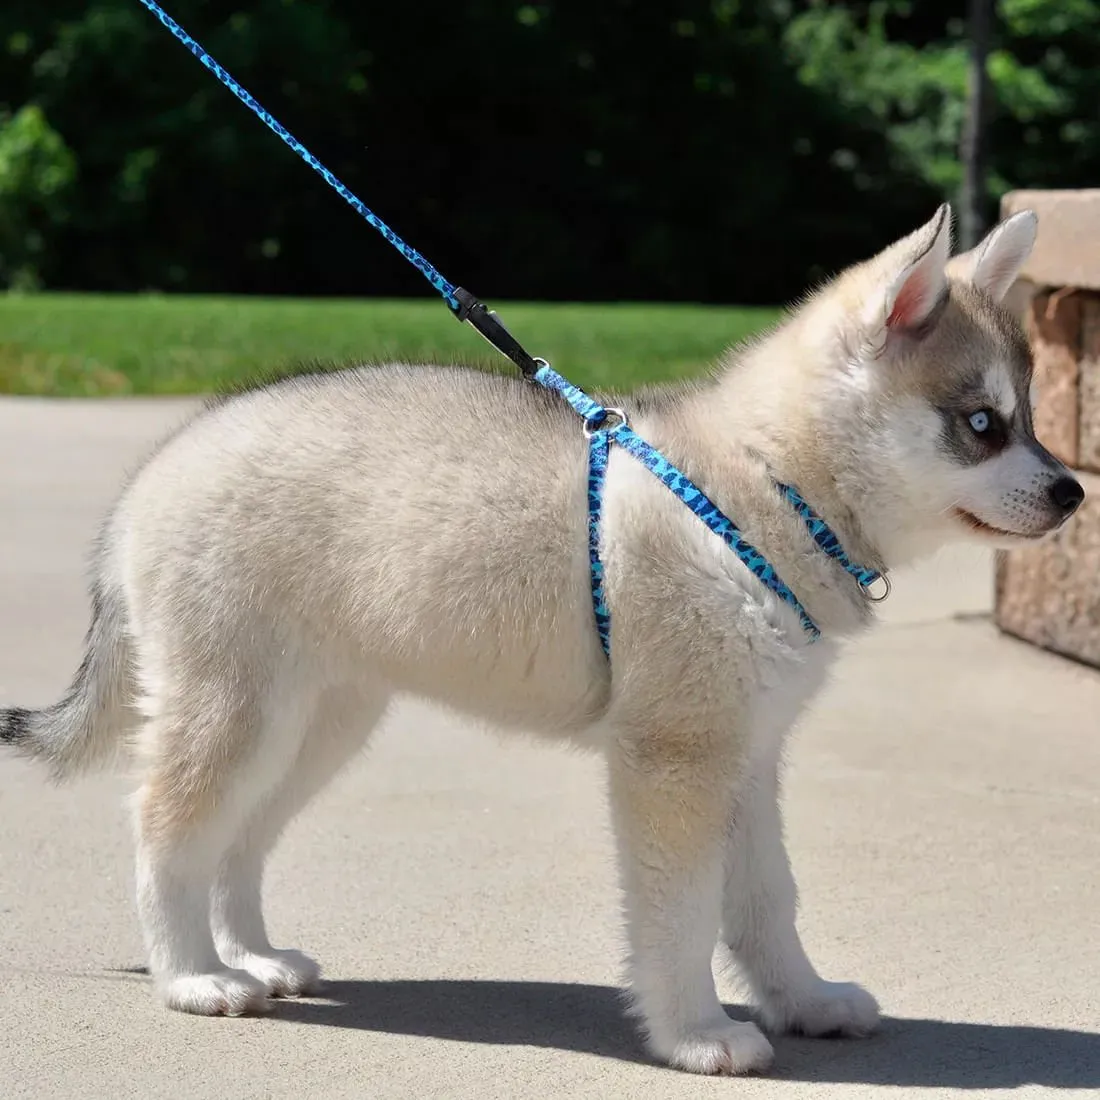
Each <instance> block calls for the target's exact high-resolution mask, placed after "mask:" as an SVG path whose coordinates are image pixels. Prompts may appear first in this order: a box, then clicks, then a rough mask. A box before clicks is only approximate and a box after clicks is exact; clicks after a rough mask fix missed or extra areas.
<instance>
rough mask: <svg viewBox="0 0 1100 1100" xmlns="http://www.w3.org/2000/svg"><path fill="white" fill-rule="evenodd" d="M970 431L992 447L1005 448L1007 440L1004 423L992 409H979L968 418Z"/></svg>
mask: <svg viewBox="0 0 1100 1100" xmlns="http://www.w3.org/2000/svg"><path fill="white" fill-rule="evenodd" d="M966 422H967V424H969V425H970V430H971V431H972V432H973V433H974V434H975V435H976V436H978V438H979V439H981V441H982V442H983V443H986V444H988V445H989V446H990V447H995V448H1000V447H1003V446H1004V444H1005V442H1006V439H1007V435H1008V432H1007V429H1006V428H1005V423H1004V421H1003V420H1002V419H1001V418H1000V416H998V415H997V413H995V412H994V411H993V410H992V409H978V411H977V412H972V413H971V414H970V415H969V416H968V417H967V418H966Z"/></svg>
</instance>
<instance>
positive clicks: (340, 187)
mask: <svg viewBox="0 0 1100 1100" xmlns="http://www.w3.org/2000/svg"><path fill="white" fill-rule="evenodd" d="M140 2H141V4H142V5H143V6H144V7H146V8H148V10H149V11H151V12H152V13H153V15H155V16H156V17H157V19H158V20H159V21H160V22H161V24H162V25H163V26H164V27H165V28H166V29H167V30H169V31H171V33H172V34H173V35H174V36H175V37H176V38H177V39H178V40H179V41H180V42H181V43H182V44H183V45H184V46H186V47H187V49H188V50H190V52H191V53H193V54H194V55H195V57H197V58H198V59H199V61H200V62H201V63H202V64H203V66H204V67H205V68H206V69H208V70H209V71H210V72H212V73H213V74H214V75H215V76H216V77H217V78H218V80H220V81H221V82H222V84H224V85H225V86H226V87H227V88H228V89H229V90H230V91H231V92H232V93H233V94H234V95H235V96H236V97H237V98H238V99H239V100H240V101H241V102H242V103H243V104H244V105H245V106H246V107H247V108H248V109H249V110H250V111H251V112H252V113H253V114H254V115H255V116H256V117H257V118H258V119H259V120H260V121H261V122H262V123H263V124H264V125H265V126H266V127H267V128H268V129H269V130H271V132H272V133H274V134H275V135H276V136H278V137H279V138H281V139H282V140H283V141H284V142H285V143H286V144H287V145H288V146H290V148H291V149H293V150H294V152H295V153H297V154H298V156H300V157H301V158H302V160H304V161H305V162H306V164H308V165H309V166H310V168H312V169H313V170H314V171H315V172H316V173H317V174H318V175H319V176H320V177H321V178H322V179H323V180H324V181H325V183H327V184H328V185H329V187H331V188H332V189H333V190H334V191H335V192H336V193H337V194H338V195H339V196H340V197H341V198H342V199H343V200H344V201H345V202H346V203H347V204H348V205H349V206H350V207H351V208H352V209H353V210H354V211H355V212H356V213H357V214H358V215H359V216H360V217H362V218H363V219H364V220H365V221H366V222H367V224H368V225H370V226H372V227H373V228H375V229H377V230H378V232H379V233H381V234H382V236H383V237H385V239H386V240H387V241H389V243H390V244H391V245H393V247H394V248H396V249H397V251H398V252H400V253H401V255H402V256H404V257H405V259H406V260H408V261H409V263H411V264H412V265H413V267H415V268H416V270H417V271H419V272H420V274H421V275H423V276H424V278H425V279H427V280H428V282H429V283H431V284H432V286H433V287H434V288H435V289H436V291H437V292H438V293H439V294H440V295H441V297H442V298H443V300H444V301H445V302H446V303H447V306H448V307H449V308H450V310H451V312H452V313H453V314H454V315H455V317H457V318H458V320H459V321H469V323H470V324H471V325H472V326H473V327H474V328H475V329H476V330H477V331H478V332H479V333H481V335H482V336H484V337H485V339H486V340H488V341H489V343H490V344H492V345H493V347H495V348H496V349H497V351H499V352H501V353H502V354H503V355H506V356H508V358H509V359H511V360H512V362H513V363H515V364H516V366H517V367H519V369H520V371H521V372H522V373H523V375H524V377H525V378H528V379H533V378H534V376H535V374H536V372H537V371H538V369H539V363H538V362H537V361H536V360H535V359H534V358H533V357H532V356H530V355H528V354H527V352H526V351H525V350H524V349H523V347H522V346H521V345H520V343H519V341H518V340H516V339H515V337H514V336H512V334H511V333H510V332H509V331H508V330H507V329H506V328H505V327H504V325H503V324H502V323H501V321H500V320H499V318H498V317H497V315H496V314H495V313H493V312H492V311H491V310H489V308H488V307H487V306H485V305H484V304H483V303H482V302H480V301H478V299H477V298H475V297H474V295H472V294H471V293H470V292H469V291H468V290H463V289H462V287H460V286H457V287H456V286H455V285H454V283H452V282H450V281H449V280H448V279H445V278H444V277H443V275H442V274H440V272H439V271H438V270H437V268H436V267H435V266H434V265H432V264H431V263H430V262H429V261H428V260H426V259H425V258H424V257H423V256H421V255H420V253H419V252H417V251H416V249H415V248H413V247H412V245H409V244H406V243H405V242H404V241H403V240H402V239H401V238H400V237H399V236H398V235H397V234H396V233H395V232H394V231H393V230H392V229H391V228H390V227H389V226H388V225H386V223H385V222H384V221H382V219H381V218H380V217H378V215H377V214H375V213H374V211H373V210H371V209H370V207H368V206H367V204H366V203H365V202H363V200H362V199H360V198H359V197H358V196H357V195H355V194H354V192H352V190H351V189H350V188H349V187H348V186H347V185H346V184H344V183H342V182H341V181H340V180H339V179H338V178H337V177H336V176H335V175H334V174H333V173H332V172H330V171H329V170H328V169H327V168H326V167H325V166H324V165H323V164H322V163H321V162H320V161H319V160H318V159H317V158H316V157H315V156H314V155H313V154H312V153H311V152H310V151H309V150H308V149H307V148H306V147H305V146H304V145H303V144H302V143H301V142H300V141H299V140H298V139H297V138H296V137H295V136H294V135H293V134H292V133H291V132H290V131H289V130H287V128H286V127H285V126H283V125H282V123H280V122H279V121H278V120H277V119H275V118H274V117H272V115H271V114H270V112H268V111H266V110H265V109H264V108H263V107H261V106H260V104H259V103H258V102H257V101H256V99H255V97H254V96H253V95H252V94H251V93H250V92H248V91H247V90H246V89H245V88H244V87H242V86H241V84H239V83H238V82H237V81H236V80H234V78H233V77H232V76H231V75H230V74H229V73H228V72H226V70H225V69H223V68H222V67H221V65H219V64H218V63H217V62H216V61H215V60H214V59H213V58H212V57H211V56H210V54H208V53H207V52H206V50H204V49H203V48H202V46H200V45H199V44H198V42H196V41H195V39H194V38H192V37H191V35H189V34H188V33H187V31H185V30H184V29H183V27H181V26H180V25H179V24H178V23H177V22H176V21H175V20H174V19H173V18H172V17H171V16H170V15H169V14H168V13H167V12H166V11H165V10H164V9H163V8H162V7H161V6H160V5H159V4H158V3H156V0H140Z"/></svg>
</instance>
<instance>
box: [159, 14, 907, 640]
mask: <svg viewBox="0 0 1100 1100" xmlns="http://www.w3.org/2000/svg"><path fill="white" fill-rule="evenodd" d="M139 2H140V3H141V4H142V5H143V6H144V7H146V8H148V10H149V11H150V12H152V14H153V15H154V16H155V17H156V18H157V19H158V20H159V21H160V23H161V24H162V26H164V27H165V28H166V29H167V30H168V31H170V32H171V34H172V35H173V36H174V37H175V38H176V39H177V40H178V41H179V42H181V43H182V44H183V46H184V47H185V48H186V49H188V50H189V51H190V52H191V53H192V54H194V56H195V57H196V58H198V60H199V62H200V63H201V64H202V65H203V66H204V67H205V68H206V69H208V70H209V71H210V72H211V73H213V74H214V76H216V77H217V78H218V80H220V81H221V82H222V84H224V85H225V86H226V87H227V88H228V89H229V90H230V91H231V92H232V93H233V94H234V95H235V96H236V97H237V98H238V99H239V100H240V101H241V102H242V103H243V104H244V105H245V106H246V107H247V108H248V109H249V110H250V111H252V113H253V114H254V115H255V116H256V117H257V118H258V119H259V120H260V121H261V122H262V123H263V124H264V125H265V126H267V127H268V129H270V130H271V131H272V132H273V133H274V134H276V135H277V136H278V137H279V138H280V139H281V140H282V141H283V142H285V143H286V144H287V145H288V146H289V147H290V148H291V149H292V150H293V151H294V152H295V153H297V154H298V156H299V157H301V158H302V160H304V161H305V162H306V164H308V165H309V166H310V168H312V169H313V170H314V171H315V172H316V173H317V174H318V175H319V176H321V178H322V179H323V180H324V181H325V182H326V183H327V184H328V185H329V186H330V187H331V188H332V189H333V190H334V191H335V192H336V193H337V194H338V195H339V196H340V197H341V198H342V199H343V200H344V201H345V202H346V203H347V204H348V205H349V206H351V207H352V209H353V210H355V212H356V213H357V214H359V215H360V216H361V217H362V218H364V219H366V221H367V223H368V224H369V225H371V226H372V227H373V228H374V229H376V230H377V231H378V232H379V233H381V235H382V236H383V237H384V238H385V239H386V240H387V241H388V242H389V243H390V244H391V245H392V246H393V247H394V248H395V249H397V251H398V252H400V253H401V255H402V256H404V258H405V259H406V260H408V261H409V263H411V264H412V265H413V266H414V267H415V268H416V269H417V270H418V271H419V272H420V273H421V274H422V275H423V276H424V277H425V278H426V279H427V280H428V282H429V283H431V285H432V286H433V287H434V288H435V289H436V291H437V292H438V293H439V294H440V296H441V297H442V298H443V300H444V301H445V302H446V303H447V306H448V307H449V308H450V310H451V312H452V313H453V314H454V316H455V317H457V318H458V320H459V321H466V322H469V324H470V325H472V326H473V328H475V329H476V330H477V331H478V332H479V333H481V335H482V336H484V337H485V339H486V340H488V341H489V343H490V344H492V345H493V347H495V348H496V349H497V351H499V352H501V354H503V355H506V356H508V358H509V359H511V360H512V362H513V363H515V364H516V366H517V367H519V369H520V371H521V373H522V374H523V376H524V377H525V378H527V379H528V380H530V381H533V382H537V383H538V384H539V385H541V386H545V387H546V388H547V389H551V390H557V391H558V393H560V394H561V395H562V396H563V397H564V398H565V399H566V401H568V402H569V404H570V405H572V406H573V408H574V409H576V411H577V412H578V413H579V414H580V416H581V418H582V419H583V420H584V430H585V434H586V435H587V436H588V439H589V448H588V555H589V560H590V561H591V565H592V604H593V607H594V609H595V613H596V629H597V630H598V631H599V635H600V644H601V645H602V646H603V649H604V652H605V653H606V654H608V655H609V656H610V653H611V613H610V611H609V610H608V607H607V599H606V596H605V593H604V573H603V562H602V561H601V560H600V516H601V512H602V509H603V485H604V478H605V476H606V474H607V461H608V457H609V456H610V453H611V444H612V443H614V444H616V445H618V446H620V447H622V448H623V450H625V451H628V452H629V453H630V454H632V455H633V456H634V457H635V458H636V459H638V461H639V462H641V464H642V465H643V466H645V468H646V469H647V470H649V471H650V472H651V473H652V474H653V475H654V476H655V477H657V478H659V479H660V480H661V481H662V482H663V483H664V484H665V485H667V486H668V487H669V489H671V490H672V492H673V493H675V494H676V496H677V497H679V498H680V500H682V501H683V502H684V504H686V505H687V506H688V507H689V508H690V509H691V510H692V511H693V512H694V513H695V514H696V515H697V516H698V517H699V518H700V519H701V520H702V521H703V522H704V523H705V524H706V525H707V526H708V527H709V528H710V529H711V530H712V531H713V532H714V533H715V534H717V535H720V536H721V537H722V539H723V540H724V541H725V543H726V545H727V546H729V548H730V549H731V550H732V551H733V552H734V553H735V554H736V555H737V557H738V558H739V559H740V560H741V561H742V562H744V564H745V565H746V566H747V567H748V569H749V570H750V571H751V572H752V574H753V575H754V576H756V577H758V578H759V579H760V581H761V583H762V584H764V586H765V587H767V588H769V589H770V590H771V591H772V592H774V593H775V594H776V595H777V596H779V597H780V599H782V600H783V601H784V602H786V603H788V604H789V605H790V606H791V607H792V608H794V610H795V612H796V613H797V615H798V619H799V622H801V624H802V628H803V629H804V630H805V631H806V633H807V634H808V635H809V636H810V640H811V641H816V640H817V638H819V637H820V636H821V631H820V630H819V629H818V628H817V625H816V624H815V623H814V621H813V619H811V618H810V616H809V615H807V614H806V609H805V608H804V607H803V606H802V604H801V603H799V601H798V597H797V596H795V594H794V593H793V592H792V591H791V590H790V589H789V588H788V587H787V586H786V585H785V584H784V583H783V581H782V580H781V579H780V577H779V574H778V573H776V571H775V569H774V567H773V566H772V565H771V564H770V563H769V562H768V561H767V560H766V559H765V558H764V557H763V555H762V554H761V553H760V552H759V551H758V550H757V549H755V547H753V546H750V545H749V544H748V543H747V542H746V541H745V540H744V539H743V538H742V537H741V532H740V531H739V530H738V529H737V527H736V526H735V525H734V524H733V522H732V521H731V520H730V519H729V518H728V517H726V516H725V515H723V514H722V511H721V509H720V508H719V507H718V505H716V504H715V503H714V502H713V501H712V500H711V499H710V498H709V497H708V496H707V495H706V494H705V493H704V492H703V491H702V489H700V488H699V487H698V486H696V485H695V484H693V483H692V481H691V480H690V479H689V478H688V477H687V476H686V475H685V474H683V473H681V472H680V471H679V470H678V469H677V468H676V467H675V466H673V465H672V463H671V462H669V460H668V459H667V458H665V456H664V455H663V454H661V452H660V451H658V450H656V449H655V448H654V447H651V446H650V445H649V444H648V443H647V442H646V441H645V440H644V439H642V438H641V437H640V436H638V435H636V434H635V433H634V432H633V431H632V430H631V429H630V426H629V425H628V424H627V422H626V416H625V415H624V414H623V413H622V411H621V410H619V409H605V408H604V407H603V406H602V405H600V404H599V403H598V402H596V401H593V400H592V398H590V397H589V396H588V395H587V394H585V393H583V392H582V391H581V390H579V389H577V387H576V386H574V385H572V384H571V383H569V382H567V381H566V380H565V379H564V378H562V376H561V375H560V374H558V373H557V372H556V371H554V370H552V369H551V368H550V365H549V363H547V362H546V361H545V360H544V359H535V358H534V357H533V356H531V355H530V354H529V353H528V352H527V351H526V350H525V349H524V348H523V346H522V345H521V344H520V343H519V341H518V340H516V338H515V337H514V336H513V335H512V334H511V333H510V332H509V331H508V329H507V328H505V327H504V325H503V324H502V323H501V321H500V319H499V318H498V317H497V315H496V314H495V313H493V312H492V311H490V310H489V309H488V308H487V307H486V306H485V305H484V304H483V303H482V302H480V301H478V299H477V298H475V297H474V295H473V294H471V293H470V292H469V291H468V290H464V289H463V288H462V287H460V286H455V285H454V284H453V283H451V282H450V281H448V280H447V279H445V278H444V277H443V275H442V274H440V272H439V271H438V270H437V269H436V268H435V267H433V266H432V264H430V263H429V262H428V261H427V260H426V259H425V258H424V257H423V256H421V255H420V253H419V252H417V251H416V249H415V248H413V247H412V246H410V245H408V244H406V243H405V242H404V241H403V240H402V239H401V238H400V237H398V235H397V234H396V233H395V232H394V231H393V230H392V229H390V227H389V226H388V225H386V223H385V222H384V221H382V219H381V218H379V217H378V216H377V215H376V214H375V213H374V212H373V211H372V210H370V209H369V208H368V207H367V205H366V204H365V203H364V202H363V201H362V200H361V199H359V198H358V197H357V196H356V195H355V194H353V193H352V192H351V191H350V190H349V189H348V188H347V187H346V186H345V185H344V184H343V183H341V181H340V180H339V179H337V178H336V176H335V175H333V173H332V172H330V171H329V170H328V169H327V168H326V167H325V166H324V165H323V164H322V163H321V162H320V161H319V160H318V159H317V158H316V157H315V156H314V155H313V154H312V153H311V152H310V151H309V150H308V149H307V148H306V147H305V146H304V145H303V144H302V143H301V142H300V141H299V140H298V139H297V138H296V137H294V135H293V134H291V133H290V132H289V131H288V130H287V129H286V128H285V127H284V126H283V125H282V124H281V123H279V122H278V121H277V120H276V119H275V117H274V116H273V115H271V114H270V113H269V112H268V111H266V110H265V109H264V108H263V107H261V106H260V104H259V103H258V102H257V101H256V100H255V98H254V97H253V96H252V95H251V94H250V93H249V92H248V91H246V90H245V88H243V87H242V86H241V85H240V84H239V83H238V82H237V81H236V80H234V79H233V77H232V76H230V74H229V73H228V72H227V71H226V70H225V69H223V68H222V67H221V65H219V64H218V63H217V62H216V61H215V60H214V58H212V57H211V56H210V54H208V53H207V52H206V50H204V49H203V48H202V46H200V45H199V44H198V42H196V41H195V39H193V38H192V37H191V35H189V34H188V33H187V31H185V30H184V29H183V28H182V27H181V26H180V25H179V24H178V23H177V22H176V21H175V20H174V19H172V17H171V16H170V15H168V13H167V12H166V11H165V10H164V9H163V8H162V7H161V6H160V5H159V4H158V3H157V2H156V0H139ZM612 418H614V419H615V420H617V423H614V424H609V420H610V419H612ZM776 488H778V490H779V491H780V493H782V494H783V496H784V497H785V499H786V500H787V501H788V502H789V503H790V505H791V506H792V507H793V508H794V509H795V511H796V512H797V513H798V514H799V516H801V517H802V520H803V522H804V523H805V524H806V528H807V530H808V531H809V532H810V535H811V536H812V537H813V540H814V542H815V543H817V545H818V546H819V547H820V548H821V550H822V551H824V553H826V554H828V555H829V557H831V558H834V559H835V560H836V561H838V562H839V563H840V564H841V565H842V566H843V567H844V568H845V569H846V570H847V571H848V572H849V573H850V574H851V575H852V576H853V577H855V579H856V581H857V582H858V583H859V586H860V588H861V589H862V590H863V592H864V594H865V595H867V596H868V599H885V595H884V596H881V597H874V596H871V595H870V594H869V593H868V591H867V590H868V588H869V587H870V586H871V585H872V584H874V583H875V582H876V581H879V580H884V581H885V580H886V578H885V577H884V576H883V575H882V574H880V573H878V572H876V571H875V570H873V569H864V568H862V567H861V566H858V565H853V564H852V563H851V561H849V560H848V555H847V554H845V553H844V550H843V548H842V547H841V545H840V541H839V540H838V539H837V537H836V535H835V534H834V533H833V531H832V530H831V529H830V528H829V525H828V524H827V523H826V522H825V521H824V520H823V519H821V517H820V516H818V515H817V514H816V513H815V512H814V511H813V509H812V508H810V506H809V505H808V504H807V503H806V502H805V501H804V500H803V499H802V497H801V496H799V495H798V493H797V492H796V491H795V490H794V489H793V488H792V487H791V486H789V485H780V484H777V486H776ZM886 593H887V594H889V582H888V581H887V589H886Z"/></svg>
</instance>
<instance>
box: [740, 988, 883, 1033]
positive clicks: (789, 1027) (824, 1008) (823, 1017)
mask: <svg viewBox="0 0 1100 1100" xmlns="http://www.w3.org/2000/svg"><path fill="white" fill-rule="evenodd" d="M760 1015H761V1018H762V1020H763V1022H764V1026H765V1027H766V1028H767V1029H768V1031H774V1032H782V1031H790V1032H794V1033H795V1034H798V1035H809V1036H812V1037H815V1038H818V1037H821V1036H825V1035H846V1036H850V1037H860V1036H864V1035H870V1034H871V1032H872V1031H874V1030H875V1028H876V1027H878V1022H879V1010H878V1002H877V1001H876V1000H875V998H874V997H872V996H871V994H870V993H868V992H867V990H866V989H864V988H863V987H862V986H858V985H855V984H854V983H852V982H825V981H823V982H819V983H818V984H817V985H815V986H811V987H810V988H809V989H807V990H805V991H804V992H802V993H799V994H797V995H794V996H788V997H785V998H783V999H782V1000H780V999H775V1000H772V1001H769V1002H767V1003H765V1004H763V1005H762V1006H761V1009H760Z"/></svg>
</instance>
